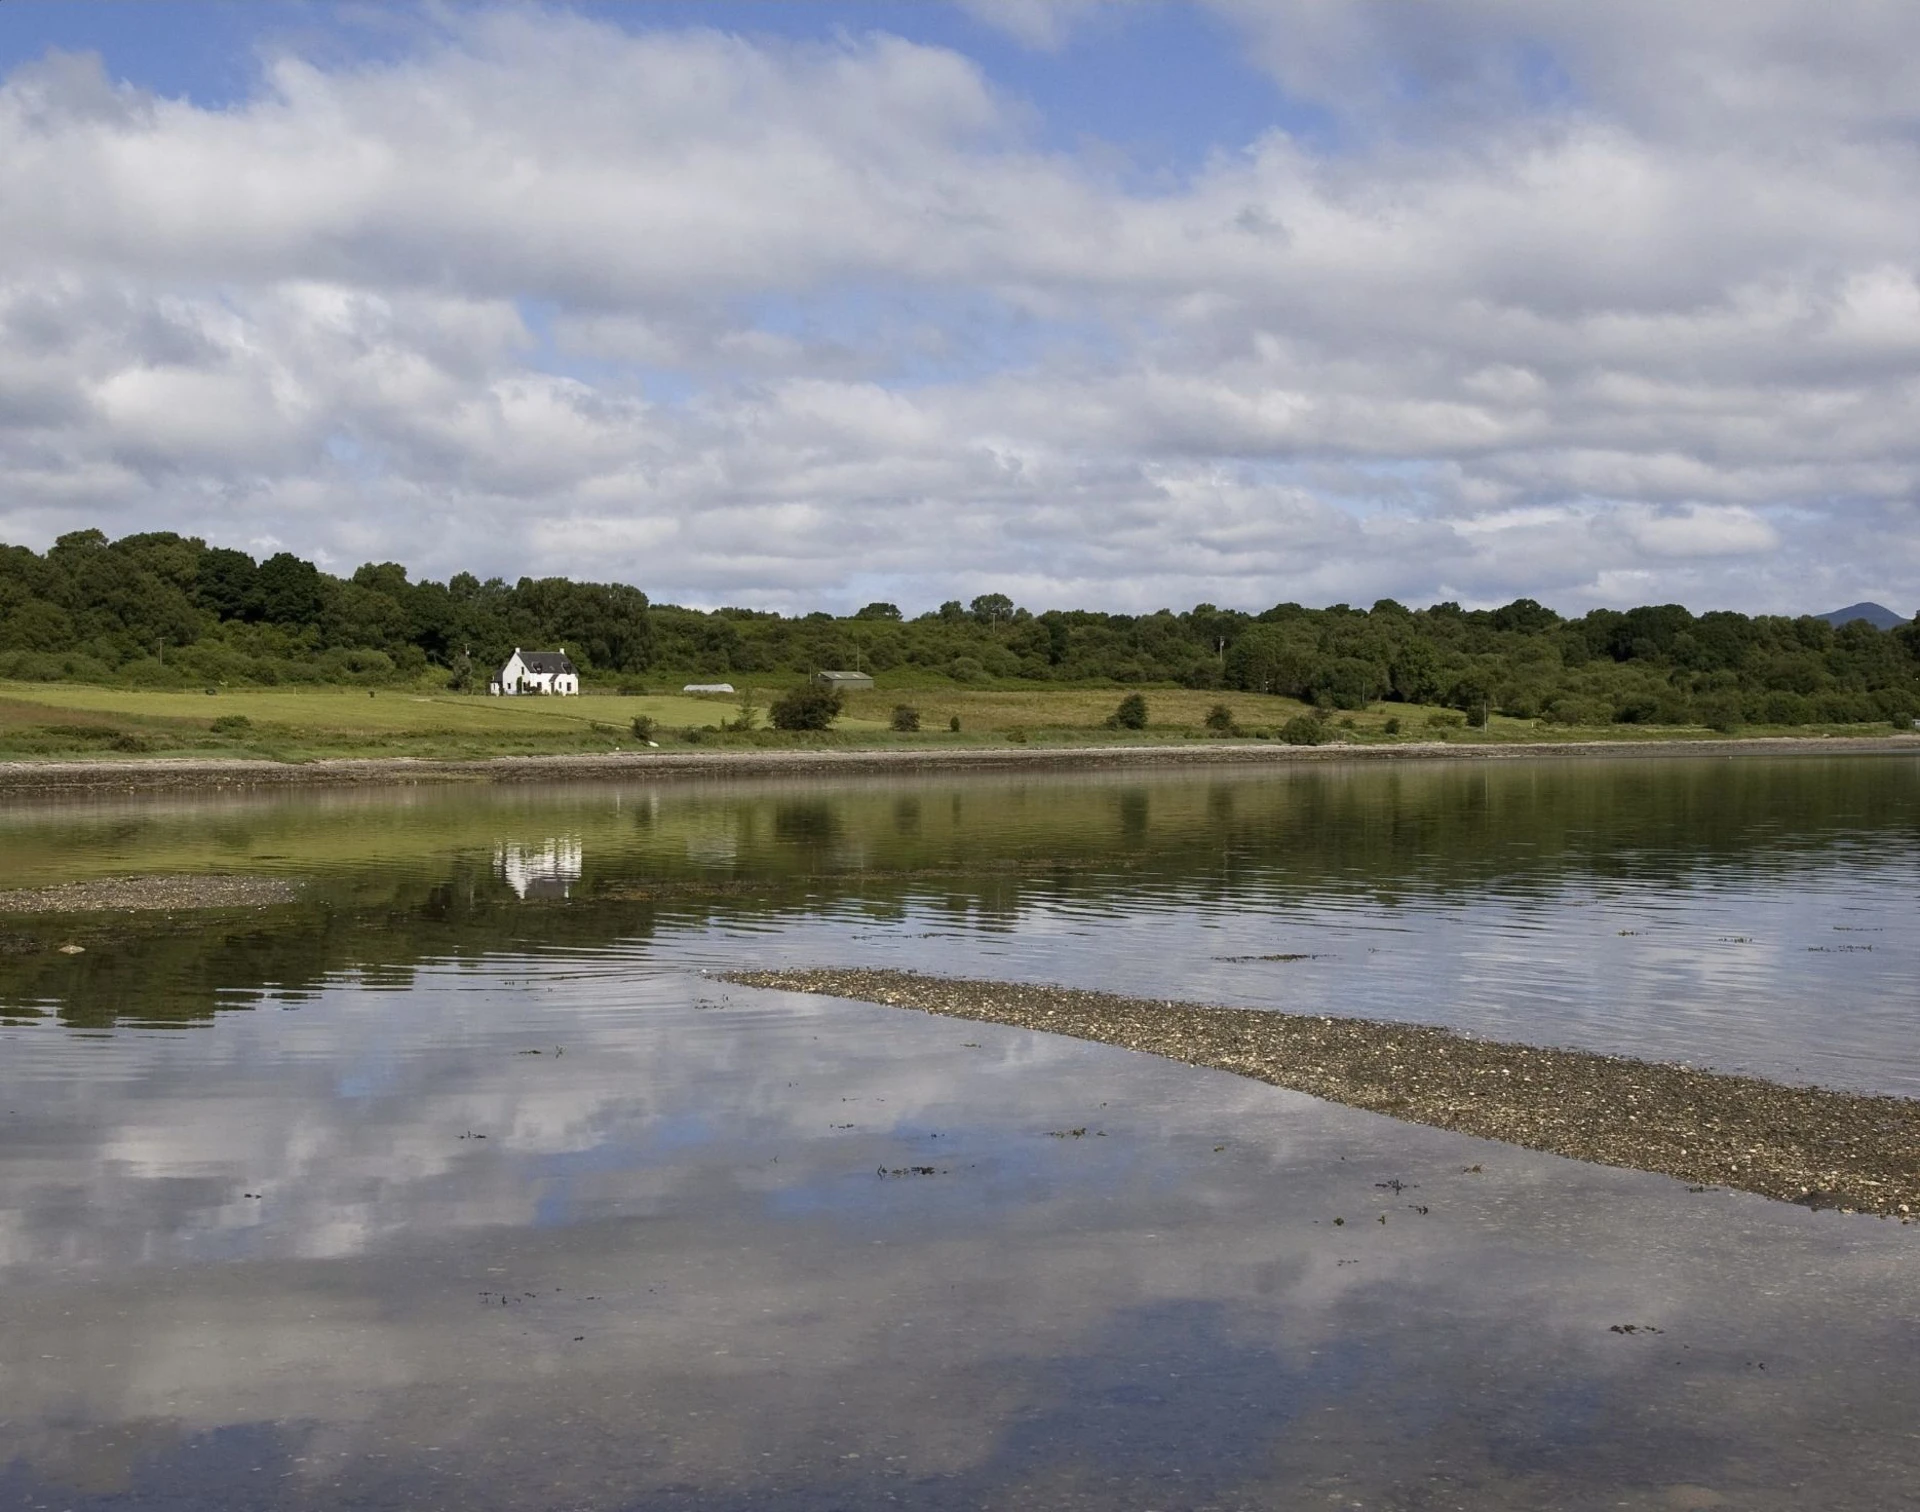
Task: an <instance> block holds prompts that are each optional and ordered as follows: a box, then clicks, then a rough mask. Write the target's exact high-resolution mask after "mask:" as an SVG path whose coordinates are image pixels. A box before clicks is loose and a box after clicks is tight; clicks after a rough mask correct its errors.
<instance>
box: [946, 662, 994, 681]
mask: <svg viewBox="0 0 1920 1512" xmlns="http://www.w3.org/2000/svg"><path fill="white" fill-rule="evenodd" d="M986 675H987V669H986V668H985V667H983V666H981V665H980V663H979V662H977V661H975V660H974V659H973V658H972V657H971V656H956V657H955V658H954V659H953V660H952V661H950V662H948V663H947V676H949V677H951V678H952V679H953V680H954V681H955V682H978V681H979V680H980V679H981V678H983V677H985V676H986Z"/></svg>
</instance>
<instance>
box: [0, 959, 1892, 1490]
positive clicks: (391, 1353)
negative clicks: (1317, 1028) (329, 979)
mask: <svg viewBox="0 0 1920 1512" xmlns="http://www.w3.org/2000/svg"><path fill="white" fill-rule="evenodd" d="M12 1049H13V1051H14V1053H13V1054H12V1055H10V1058H9V1060H8V1062H7V1083H6V1095H7V1116H8V1118H9V1121H10V1129H9V1137H8V1139H7V1140H6V1142H5V1143H4V1144H0V1212H4V1213H5V1214H6V1226H5V1229H4V1240H3V1243H4V1248H0V1279H3V1280H4V1283H5V1284H4V1285H0V1369H3V1370H4V1371H5V1375H4V1385H5V1399H6V1403H7V1412H6V1415H5V1419H4V1421H3V1422H0V1505H7V1506H15V1505H18V1506H23V1507H25V1506H32V1505H36V1504H40V1503H46V1504H48V1505H57V1506H62V1507H71V1508H76V1509H81V1508H87V1509H95V1508H97V1509H105V1508H108V1507H120V1506H125V1505H128V1504H129V1503H133V1504H140V1503H142V1502H143V1501H144V1502H146V1503H150V1504H155V1505H165V1506H182V1507H184V1506H194V1507H227V1506H231V1507H241V1506H245V1507H250V1508H252V1507H310V1506H312V1507H330V1506H341V1505H353V1506H365V1507H370V1508H387V1507H402V1506H406V1507H427V1508H434V1507H448V1508H452V1507H479V1508H493V1507H502V1508H505V1507H516V1508H518V1507H528V1506H553V1507H573V1508H601V1507H607V1508H616V1507H636V1506H640V1507H650V1506H669V1505H695V1506H702V1507H761V1506H781V1507H786V1506H802V1507H806V1506H815V1507H823V1508H824V1507H849V1508H864V1507H878V1506H883V1505H891V1504H898V1503H900V1502H906V1503H910V1504H912V1505H916V1506H932V1507H953V1508H959V1507H963V1506H964V1507H978V1506H982V1505H988V1506H1021V1507H1055V1506H1060V1507H1066V1506H1082V1505H1098V1506H1102V1507H1120V1508H1151V1507H1169V1506H1183V1507H1185V1506H1191V1507H1207V1506H1221V1507H1231V1506H1246V1505H1258V1506H1270V1505H1290V1504H1298V1503H1299V1502H1300V1500H1301V1499H1302V1498H1303V1497H1305V1498H1307V1499H1309V1500H1310V1501H1312V1502H1315V1503H1317V1502H1320V1501H1336V1502H1337V1503H1351V1502H1356V1501H1357V1502H1359V1503H1361V1504H1362V1505H1370V1506H1371V1505H1405V1506H1417V1505H1432V1504H1439V1505H1447V1504H1450V1503H1452V1504H1462V1503H1464V1504H1467V1505H1474V1506H1489V1507H1501V1506H1511V1507H1523V1506H1542V1505H1553V1506H1572V1507H1581V1506H1603V1505H1604V1506H1617V1505H1621V1504H1623V1503H1624V1504H1626V1505H1630V1506H1633V1505H1639V1506H1673V1505H1692V1506H1706V1505H1715V1504H1725V1505H1740V1506H1762V1507H1764V1506H1769V1505H1772V1506H1781V1507H1785V1506H1788V1505H1800V1506H1804V1505H1825V1506H1836V1507H1878V1506H1884V1505H1887V1504H1888V1503H1887V1500H1886V1496H1885V1492H1886V1490H1887V1488H1888V1487H1893V1486H1899V1485H1902V1484H1905V1483H1906V1482H1907V1479H1908V1478H1910V1476H1911V1474H1912V1472H1913V1470H1914V1469H1915V1468H1916V1466H1915V1464H1914V1463H1913V1450H1912V1440H1911V1437H1910V1435H1909V1433H1908V1431H1907V1428H1908V1424H1909V1420H1910V1416H1911V1409H1912V1405H1913V1404H1914V1403H1915V1402H1916V1401H1920V1350H1916V1349H1915V1348H1914V1346H1915V1344H1916V1343H1920V1323H1917V1321H1916V1316H1915V1308H1914V1305H1913V1296H1912V1291H1911V1285H1910V1261H1911V1250H1912V1243H1911V1238H1910V1236H1911V1235H1912V1233H1913V1232H1914V1231H1913V1230H1912V1229H1902V1228H1900V1227H1898V1226H1897V1225H1886V1224H1880V1223H1873V1222H1865V1223H1862V1222H1848V1221H1846V1220H1843V1219H1840V1218H1839V1217H1838V1216H1836V1215H1831V1214H1825V1215H1817V1214H1809V1213H1805V1212H1802V1211H1800V1210H1798V1209H1794V1208H1788V1207H1783V1206H1780V1205H1777V1204H1768V1203H1764V1202H1762V1201H1760V1200H1758V1199H1752V1198H1745V1197H1735V1196H1729V1195H1726V1194H1716V1193H1688V1192H1687V1191H1686V1190H1685V1189H1684V1188H1682V1187H1679V1186H1678V1185H1676V1184H1674V1183H1671V1182H1667V1181H1664V1180H1662V1179H1660V1178H1655V1177H1648V1176H1643V1175H1639V1174H1636V1173H1631V1172H1617V1171H1603V1170H1597V1169H1593V1168H1586V1167H1579V1166H1575V1165H1572V1164H1569V1163H1567V1162H1563V1161H1557V1160H1554V1159H1552V1158H1550V1157H1544V1156H1538V1155H1533V1154H1529V1153H1525V1152H1519V1151H1513V1150H1508V1149H1504V1148H1501V1147H1496V1146H1487V1145H1480V1144H1476V1143H1474V1142H1472V1141H1468V1140H1464V1139H1461V1138H1459V1137H1457V1136H1452V1135H1448V1134H1445V1133H1442V1132H1440V1131H1436V1130H1430V1129H1419V1128H1408V1127H1404V1126H1399V1125H1395V1124H1392V1123H1390V1122H1388V1121H1386V1120H1382V1119H1377V1118H1373V1117H1370V1116H1368V1115H1364V1114H1359V1113H1354V1112H1351V1111H1350V1110H1344V1109H1337V1108H1328V1107H1324V1106H1321V1105H1318V1104H1314V1103H1312V1102H1311V1101H1309V1100H1308V1099H1305V1098H1302V1097H1299V1096H1296V1095H1293V1094H1288V1093H1284V1092H1279V1091H1276V1090H1274V1089H1271V1088H1266V1087H1261V1086H1257V1085H1255V1084H1252V1083H1247V1082H1242V1081H1239V1080H1238V1079H1236V1078H1232V1077H1228V1076H1223V1075H1218V1074H1213V1073H1205V1072H1194V1071H1191V1070H1189V1069H1188V1068H1184V1067H1179V1066H1174V1065H1171V1064H1168V1063H1164V1062H1158V1061H1154V1060H1151V1059H1149V1058H1145V1057H1137V1056H1131V1055H1128V1054H1126V1053H1124V1052H1120V1051H1116V1050H1112V1049H1108V1048H1104V1047H1097V1046H1088V1045H1081V1044H1076V1043H1072V1042H1066V1041H1053V1040H1047V1039H1044V1038H1038V1037H1034V1036H1028V1035H1023V1034H1021V1033H1019V1032H1017V1031H1012V1030H1007V1029H1002V1028H999V1027H997V1026H990V1025H972V1024H956V1023H951V1022H947V1021H943V1020H938V1019H930V1018H926V1017H922V1016H914V1015H905V1014H899V1013H893V1012H890V1011H888V1010H884V1009H878V1008H872V1007H867V1006H864V1005H855V1004H839V1003H833V1002H828V1001H824V1000H819V999H809V998H797V997H785V996H780V995H771V994H750V993H746V992H743V991H741V990H739V989H722V988H718V987H715V986H714V985H712V984H710V983H707V982H705V981H702V980H701V979H699V978H698V977H694V976H689V975H688V974H686V973H683V972H679V971H671V970H639V971H630V972H629V973H627V974H626V975H624V976H614V975H611V974H607V975H594V974H591V973H586V974H583V973H580V972H578V971H573V970H569V969H568V967H567V966H566V964H565V963H564V962H563V961H562V960H560V959H559V958H557V957H556V956H555V955H553V954H551V953H549V954H544V955H539V956H526V957H517V958H498V957H497V958H495V960H494V962H493V963H492V964H491V965H490V966H488V967H486V968H484V969H477V970H476V969H471V968H464V967H433V968H426V969H423V970H422V971H421V972H420V973H419V975H418V977H417V979H416V983H415V986H414V989H413V991H412V992H411V993H409V995H408V996H407V998H406V999H405V1000H404V1001H403V1002H401V1003H396V1000H394V999H393V998H391V997H390V996H386V995H383V994H380V993H376V992H373V991H370V990H368V989H366V988H363V987H358V986H351V985H334V986H329V987H326V988H324V989H322V990H320V991H319V992H317V993H316V994H314V995H313V996H312V997H311V998H310V999H309V1000H308V1001H306V1002H305V1003H303V1004H302V1005H301V1006H300V1008H299V1009H298V1011H297V1012H293V1013H285V1012H282V1013H255V1014H249V1015H233V1016H229V1017H227V1018H225V1019H224V1020H223V1021H221V1022H220V1023H219V1024H218V1025H217V1026H216V1027H215V1028H214V1029H212V1030H211V1031H210V1032H206V1033H201V1034H196V1035H192V1036H182V1035H169V1034H157V1033H123V1034H121V1035H120V1036H118V1037H116V1038H115V1039H114V1040H112V1041H109V1042H106V1043H105V1044H104V1045H103V1044H102V1042H99V1041H91V1042H89V1041H84V1040H81V1039H79V1038H77V1037H72V1036H52V1035H38V1036H30V1037H28V1038H27V1039H26V1040H24V1041H21V1042H18V1043H17V1044H16V1045H15V1046H14V1047H12ZM536 1052H537V1053H536ZM1074 1129H1084V1130H1085V1131H1086V1133H1085V1134H1084V1135H1082V1136H1080V1137H1072V1135H1071V1131H1072V1130H1074ZM481 1136H484V1137H481ZM916 1170H920V1171H929V1172H931V1173H932V1174H926V1175H921V1174H908V1175H903V1176H890V1175H883V1174H880V1173H881V1172H892V1171H906V1172H914V1171H916ZM1396 1183H1397V1184H1398V1185H1397V1186H1396V1185H1395V1184H1396ZM1382 1217H1384V1218H1385V1220H1386V1221H1385V1222H1381V1221H1379V1220H1380V1219H1381V1218H1382ZM1335 1218H1341V1219H1344V1220H1345V1221H1344V1222H1343V1223H1340V1224H1337V1225H1336V1224H1335V1223H1334V1221H1333V1220H1334V1219H1335ZM1627 1324H1631V1325H1633V1326H1634V1328H1635V1330H1636V1332H1635V1333H1633V1334H1627V1333H1624V1332H1615V1331H1614V1326H1615V1325H1627ZM1650 1330H1661V1331H1660V1332H1652V1331H1650ZM1762 1367H1764V1368H1762ZM1703 1496H1708V1497H1719V1498H1722V1501H1721V1502H1720V1503H1715V1502H1713V1501H1711V1500H1702V1499H1700V1498H1701V1497H1703ZM1688 1497H1692V1498H1693V1499H1692V1500H1687V1499H1686V1498H1688ZM1675 1498H1680V1500H1675ZM1769 1498H1771V1500H1769Z"/></svg>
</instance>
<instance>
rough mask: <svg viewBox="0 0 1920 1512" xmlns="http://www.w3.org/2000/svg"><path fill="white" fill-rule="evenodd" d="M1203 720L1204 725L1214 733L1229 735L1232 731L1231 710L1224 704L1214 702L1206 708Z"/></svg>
mask: <svg viewBox="0 0 1920 1512" xmlns="http://www.w3.org/2000/svg"><path fill="white" fill-rule="evenodd" d="M1203 722H1204V723H1205V725H1206V727H1207V728H1208V729H1209V730H1212V731H1213V732H1214V733H1215V734H1216V735H1231V734H1232V733H1233V710H1231V709H1229V708H1228V707H1227V706H1226V705H1225V704H1215V705H1214V706H1213V707H1212V708H1211V709H1209V710H1207V717H1206V719H1205V721H1203Z"/></svg>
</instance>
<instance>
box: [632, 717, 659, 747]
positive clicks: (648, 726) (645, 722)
mask: <svg viewBox="0 0 1920 1512" xmlns="http://www.w3.org/2000/svg"><path fill="white" fill-rule="evenodd" d="M659 728H660V725H659V722H658V721H657V720H655V719H654V717H653V716H652V715H651V714H636V715H634V716H633V738H634V739H635V740H643V741H645V742H647V743H648V744H649V745H651V744H652V743H653V732H654V731H655V730H657V729H659Z"/></svg>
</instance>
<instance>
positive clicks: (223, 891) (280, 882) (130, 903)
mask: <svg viewBox="0 0 1920 1512" xmlns="http://www.w3.org/2000/svg"><path fill="white" fill-rule="evenodd" d="M299 892H300V889H299V887H298V886H297V885H296V884H295V883H293V882H290V881H288V880H286V879H285V878H283V877H223V876H194V875H192V874H187V875H182V876H164V877H107V878H103V879H102V880H99V881H95V882H64V883H62V884H60V885H59V886H57V887H26V888H18V889H16V890H14V891H12V892H0V914H52V913H59V914H66V913H136V912H151V911H155V910H164V909H189V908H260V907H264V906H265V905H267V904H269V903H291V902H292V901H293V900H294V899H295V898H296V897H298V896H299Z"/></svg>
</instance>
